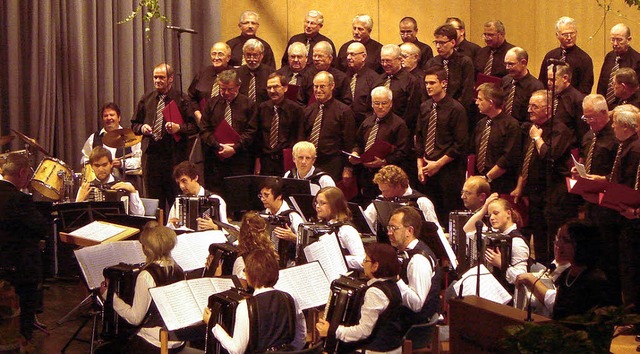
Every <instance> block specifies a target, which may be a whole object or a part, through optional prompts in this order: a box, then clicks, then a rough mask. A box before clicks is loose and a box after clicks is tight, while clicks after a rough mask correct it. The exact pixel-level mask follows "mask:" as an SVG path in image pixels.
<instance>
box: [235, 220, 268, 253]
mask: <svg viewBox="0 0 640 354" xmlns="http://www.w3.org/2000/svg"><path fill="white" fill-rule="evenodd" d="M256 249H266V250H269V251H272V252H273V253H275V252H276V250H275V248H274V246H273V242H271V239H270V237H269V229H268V228H267V221H266V220H265V219H263V218H261V217H260V215H258V213H256V212H255V211H250V212H248V213H246V214H244V216H243V217H242V224H241V225H240V234H239V235H238V255H239V256H242V255H244V254H246V253H249V252H251V251H253V250H256Z"/></svg>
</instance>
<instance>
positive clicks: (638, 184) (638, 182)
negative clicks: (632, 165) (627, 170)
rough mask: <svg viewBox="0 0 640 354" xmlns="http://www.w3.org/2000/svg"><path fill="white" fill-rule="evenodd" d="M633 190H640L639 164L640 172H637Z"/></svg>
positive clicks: (639, 166) (639, 165)
mask: <svg viewBox="0 0 640 354" xmlns="http://www.w3.org/2000/svg"><path fill="white" fill-rule="evenodd" d="M633 189H635V190H640V164H638V170H637V171H636V183H635V185H634V186H633Z"/></svg>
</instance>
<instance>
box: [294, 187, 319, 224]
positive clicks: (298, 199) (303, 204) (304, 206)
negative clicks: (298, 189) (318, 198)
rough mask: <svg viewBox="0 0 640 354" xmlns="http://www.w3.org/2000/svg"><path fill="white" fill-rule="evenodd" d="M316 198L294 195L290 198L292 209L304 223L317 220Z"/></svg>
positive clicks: (306, 195)
mask: <svg viewBox="0 0 640 354" xmlns="http://www.w3.org/2000/svg"><path fill="white" fill-rule="evenodd" d="M313 199H315V196H313V195H308V194H294V195H292V196H290V197H289V201H290V202H291V207H292V208H293V209H295V210H296V211H297V212H298V214H300V216H302V219H303V220H304V222H311V220H315V219H316V208H315V207H314V206H313Z"/></svg>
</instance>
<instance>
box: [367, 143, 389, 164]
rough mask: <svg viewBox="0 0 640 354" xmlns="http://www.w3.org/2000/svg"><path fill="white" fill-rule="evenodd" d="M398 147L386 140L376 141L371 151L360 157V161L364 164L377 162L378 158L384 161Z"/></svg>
mask: <svg viewBox="0 0 640 354" xmlns="http://www.w3.org/2000/svg"><path fill="white" fill-rule="evenodd" d="M395 149H396V147H395V146H393V145H391V144H389V143H388V142H386V141H384V140H376V142H374V143H373V145H371V147H370V148H369V150H367V151H365V152H364V153H363V154H362V155H360V160H361V161H362V162H364V163H367V162H371V161H373V160H375V158H376V157H378V158H381V159H384V158H385V157H387V155H389V154H390V153H392V152H393V150H395Z"/></svg>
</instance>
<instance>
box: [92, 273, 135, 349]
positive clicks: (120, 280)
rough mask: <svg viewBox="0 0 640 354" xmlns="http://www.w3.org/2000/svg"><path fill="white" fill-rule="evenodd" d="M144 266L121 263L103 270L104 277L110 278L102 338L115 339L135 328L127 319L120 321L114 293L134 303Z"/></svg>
mask: <svg viewBox="0 0 640 354" xmlns="http://www.w3.org/2000/svg"><path fill="white" fill-rule="evenodd" d="M142 267H143V264H126V263H119V264H117V265H114V266H110V267H107V268H105V269H104V270H103V271H102V274H103V275H104V278H105V279H108V280H109V288H108V289H107V298H106V300H105V301H104V306H103V311H104V315H103V317H102V333H101V337H102V338H104V339H113V338H115V337H117V336H118V335H119V334H121V333H129V330H131V329H133V328H134V327H133V326H131V325H130V324H129V323H127V322H126V321H122V323H121V322H120V321H119V318H120V316H118V314H117V313H116V312H115V311H114V309H113V295H114V294H118V296H119V297H120V298H121V299H122V300H123V301H124V302H126V303H128V304H132V303H133V295H134V292H135V288H136V279H137V278H138V274H140V271H141V270H142Z"/></svg>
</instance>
